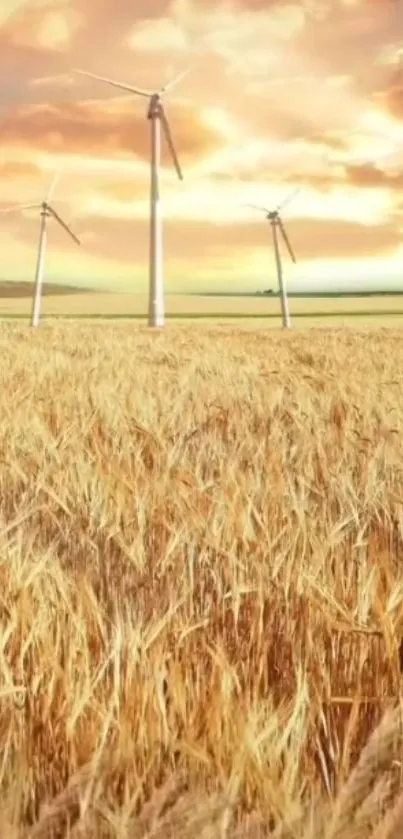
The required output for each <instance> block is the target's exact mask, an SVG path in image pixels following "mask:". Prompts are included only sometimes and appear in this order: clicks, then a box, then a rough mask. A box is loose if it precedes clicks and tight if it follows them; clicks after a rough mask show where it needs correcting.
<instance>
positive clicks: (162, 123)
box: [74, 68, 189, 327]
mask: <svg viewBox="0 0 403 839" xmlns="http://www.w3.org/2000/svg"><path fill="white" fill-rule="evenodd" d="M74 72H75V73H79V74H80V76H87V77H88V78H90V79H97V81H101V82H106V83H107V84H110V85H112V87H117V88H118V89H119V90H126V91H128V92H129V93H134V94H136V95H137V96H143V97H145V98H147V99H148V100H149V105H148V111H147V119H149V120H150V123H151V183H150V265H149V271H150V280H149V302H148V325H149V326H157V327H161V326H164V323H165V304H164V264H163V239H162V213H161V205H160V193H159V171H160V165H161V127H162V130H163V132H164V135H165V139H166V141H167V144H168V148H169V151H170V153H171V157H172V160H173V163H174V166H175V169H176V172H177V175H178V178H179V179H180V180H183V174H182V170H181V167H180V165H179V160H178V156H177V154H176V150H175V146H174V143H173V139H172V134H171V129H170V126H169V122H168V120H167V117H166V114H165V109H164V104H163V97H164V96H165V94H166V93H168V91H170V90H172V88H173V87H175V86H176V85H177V84H178V82H180V81H181V80H182V79H183V78H184V76H186V75H187V74H188V72H189V68H188V69H187V70H185V71H184V72H182V73H180V74H179V75H178V76H175V77H174V78H173V79H171V80H170V81H169V82H168V83H167V84H165V85H164V86H163V87H161V88H159V90H157V91H154V92H153V91H150V90H144V89H143V88H140V87H134V86H133V85H129V84H123V83H122V82H116V81H114V80H113V79H106V78H104V77H103V76H95V75H94V74H93V73H87V72H85V71H84V70H74Z"/></svg>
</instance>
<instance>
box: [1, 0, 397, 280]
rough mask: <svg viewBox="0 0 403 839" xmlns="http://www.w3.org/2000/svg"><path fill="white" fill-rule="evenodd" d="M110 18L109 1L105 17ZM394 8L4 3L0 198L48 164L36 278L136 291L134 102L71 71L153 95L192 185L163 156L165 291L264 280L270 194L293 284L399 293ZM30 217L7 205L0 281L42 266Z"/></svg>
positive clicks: (138, 176) (140, 269)
mask: <svg viewBox="0 0 403 839" xmlns="http://www.w3.org/2000/svg"><path fill="white" fill-rule="evenodd" d="M112 9H114V11H113V12H112V11H111V10H112ZM402 26H403V3H402V2H401V0H294V2H291V0H290V2H286V0H197V2H196V0H136V2H135V3H134V2H133V0H114V2H113V3H112V2H109V0H1V4H0V68H1V78H2V89H1V92H0V120H1V125H0V174H1V187H2V198H1V202H0V208H1V207H7V206H9V204H10V203H12V202H13V201H16V202H24V201H28V202H30V201H32V200H34V201H36V200H40V199H41V198H42V197H43V195H44V192H45V190H46V188H47V185H48V183H49V181H50V180H51V178H52V174H53V171H54V170H55V168H59V167H60V166H63V167H64V176H63V178H62V180H61V182H60V185H59V187H58V189H57V192H56V194H55V199H54V204H55V209H56V210H57V211H58V212H59V213H60V214H61V215H62V216H63V218H64V219H65V220H66V221H68V222H69V223H70V224H71V226H72V228H73V229H74V232H75V233H76V234H77V235H78V236H80V237H81V239H82V248H81V249H79V248H76V247H75V245H74V244H73V243H72V242H71V241H70V240H69V239H68V238H66V237H65V234H64V233H63V231H60V230H58V229H56V227H55V226H54V224H52V229H51V230H50V229H49V252H48V262H47V277H48V279H49V280H52V281H58V280H59V281H63V282H70V283H72V284H75V285H86V284H91V285H93V286H98V287H100V288H111V289H112V288H116V289H122V290H124V289H127V290H133V291H135V290H139V291H143V290H144V289H145V288H146V285H147V280H148V274H147V262H148V211H149V205H148V186H149V172H148V163H147V161H148V150H149V124H148V122H147V120H146V118H145V117H146V107H147V102H146V100H143V99H140V98H131V97H127V96H125V95H118V96H116V93H118V91H114V90H113V89H112V88H109V87H108V86H107V85H103V84H101V83H99V82H96V81H91V80H87V79H83V78H80V77H78V76H76V77H74V76H73V75H72V74H71V69H72V68H73V67H81V68H82V69H85V70H88V71H90V72H94V73H97V74H100V75H105V76H110V77H112V78H116V79H118V80H121V81H127V82H129V83H132V84H138V85H139V86H144V87H151V88H153V87H157V86H159V85H160V84H162V83H164V82H165V81H166V80H167V79H168V78H169V77H170V76H171V75H172V74H175V73H176V72H180V71H181V70H182V69H184V68H185V67H187V66H188V65H189V64H191V66H192V71H191V73H190V74H189V75H188V76H187V77H186V78H185V79H184V81H183V82H182V83H181V84H180V86H178V87H177V88H176V90H175V91H174V93H173V94H172V95H171V96H170V97H169V98H167V100H166V109H167V114H168V116H169V118H170V122H171V128H172V132H173V135H174V138H175V140H176V146H177V150H178V154H179V158H180V161H181V164H182V168H183V171H184V177H185V180H184V181H183V182H182V183H181V182H179V181H178V180H177V178H176V175H175V172H174V170H173V168H172V167H171V165H170V160H169V158H168V156H167V155H166V153H164V168H163V170H162V176H161V193H162V200H163V206H164V217H165V227H164V239H165V267H166V288H167V290H171V291H185V290H190V291H195V290H196V291H197V290H198V289H204V290H214V289H216V290H217V291H220V290H223V291H229V290H230V289H233V290H234V291H238V290H245V291H248V290H250V291H254V290H257V289H263V288H267V287H268V286H274V284H275V282H274V268H273V255H272V252H271V246H270V238H269V237H270V228H269V226H268V224H267V223H266V222H265V221H264V217H263V218H262V217H261V216H260V215H259V214H258V213H255V212H254V211H250V210H248V209H246V208H244V207H243V206H242V205H243V204H244V203H248V202H250V203H257V204H259V203H263V204H265V205H268V206H269V207H271V206H274V205H275V204H276V203H277V202H280V201H281V200H282V199H283V198H284V197H286V196H287V195H288V193H289V192H290V191H291V190H292V189H293V187H295V186H300V187H301V191H300V193H299V194H298V195H297V197H296V198H295V200H294V201H293V202H291V203H290V204H289V206H288V207H287V209H286V210H285V211H284V217H283V218H284V222H285V224H286V227H287V230H288V234H289V237H290V239H291V241H292V244H293V245H294V249H295V252H296V255H297V259H298V262H297V264H296V265H295V266H293V265H291V264H290V263H289V261H286V257H285V262H284V267H286V266H287V268H286V270H287V277H288V282H289V287H290V289H292V290H299V289H301V290H302V289H304V288H309V289H311V288H312V289H315V288H323V289H329V290H331V289H332V288H334V287H342V288H348V287H350V288H357V287H362V286H367V287H374V286H376V287H378V288H379V287H382V286H383V287H390V288H398V287H401V285H403V283H401V282H400V269H401V262H402V256H403V248H402V246H401V244H400V240H401V223H402V219H403V171H402V168H401V167H402V163H403V63H402V69H400V65H399V60H400V58H399V57H400V51H401V50H402V49H403V40H399V32H402V31H403V28H402ZM38 221H39V219H38V217H37V216H36V215H35V213H34V214H33V215H32V213H15V214H10V215H0V244H1V251H2V268H1V272H0V274H1V277H2V279H29V278H31V277H32V275H33V272H34V268H35V256H36V254H35V250H36V239H37V228H38Z"/></svg>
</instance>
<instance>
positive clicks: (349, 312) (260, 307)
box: [0, 292, 403, 327]
mask: <svg viewBox="0 0 403 839" xmlns="http://www.w3.org/2000/svg"><path fill="white" fill-rule="evenodd" d="M31 305H32V303H31V299H30V298H29V297H25V298H21V297H20V298H12V297H7V298H3V299H0V318H1V319H7V320H9V319H10V320H19V321H27V320H29V317H30V313H31ZM147 309H148V299H147V294H146V293H142V294H135V293H133V294H128V293H126V294H124V293H122V294H118V293H105V292H86V293H83V292H81V293H79V294H76V293H72V294H69V295H60V294H59V295H53V294H50V295H46V296H45V297H44V299H43V309H42V311H43V314H42V317H43V319H44V320H45V321H47V320H50V321H54V319H55V318H60V319H63V320H80V321H87V322H91V321H117V320H119V321H139V322H143V323H145V322H146V319H147ZM290 311H291V317H292V321H293V323H294V324H295V325H296V326H298V325H300V326H303V327H307V326H310V325H320V324H329V325H330V324H335V325H339V326H343V325H348V324H357V323H358V322H359V323H360V325H361V324H363V323H365V322H367V323H368V325H371V326H375V325H391V326H392V325H401V324H402V323H403V298H402V296H401V295H390V296H386V295H379V296H376V297H375V296H374V297H371V298H370V299H368V298H365V297H358V296H357V297H331V298H319V297H316V298H315V297H311V298H308V297H306V298H290ZM166 319H167V321H168V322H169V321H171V322H177V321H180V322H192V321H200V322H208V321H210V322H213V323H234V322H235V321H236V322H239V323H243V324H245V325H246V324H248V323H250V324H251V325H252V324H253V325H254V326H256V327H257V326H258V325H260V324H262V325H266V326H267V325H270V326H272V327H277V326H280V325H281V307H280V301H279V299H278V298H277V297H274V296H273V297H272V296H269V297H263V296H260V297H259V296H256V297H252V296H251V297H236V296H234V297H208V296H202V295H201V296H200V297H197V296H195V295H179V294H178V295H175V296H167V299H166Z"/></svg>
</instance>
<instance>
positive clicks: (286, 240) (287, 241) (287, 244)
mask: <svg viewBox="0 0 403 839" xmlns="http://www.w3.org/2000/svg"><path fill="white" fill-rule="evenodd" d="M277 223H278V226H279V228H280V232H281V235H282V237H283V239H284V242H285V246H286V248H287V250H288V253H289V254H290V257H291V259H292V261H293V262H296V261H297V260H296V259H295V254H294V251H293V249H292V247H291V244H290V240H289V238H288V236H287V234H286V232H285V229H284V225H283V222H282V221H281V218H280V217H279V219H278V222H277Z"/></svg>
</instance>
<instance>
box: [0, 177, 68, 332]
mask: <svg viewBox="0 0 403 839" xmlns="http://www.w3.org/2000/svg"><path fill="white" fill-rule="evenodd" d="M59 179H60V173H58V174H57V175H55V177H54V178H53V181H52V183H51V185H50V187H49V190H48V193H47V195H46V198H45V199H44V200H43V201H41V202H40V203H36V204H16V205H15V206H13V207H7V208H6V209H4V210H1V211H0V212H2V213H12V212H17V211H18V210H33V209H35V210H38V209H39V210H40V217H41V223H40V229H39V244H38V257H37V262H36V271H35V285H34V296H33V303H32V315H31V326H39V321H40V317H41V306H42V291H43V278H44V271H45V256H46V242H47V222H48V219H49V218H51V217H53V218H54V219H55V220H56V221H57V223H58V224H59V225H60V227H62V228H63V229H64V230H65V231H66V233H68V234H69V236H71V238H72V239H73V241H74V242H76V244H77V245H79V244H80V241H79V239H77V236H75V235H74V233H72V231H71V230H70V228H69V227H68V226H67V224H66V223H65V222H64V221H63V219H61V218H60V216H59V215H58V213H57V212H56V210H54V209H53V207H51V205H50V203H49V202H50V200H51V199H52V197H53V194H54V191H55V187H56V184H57V182H58V181H59Z"/></svg>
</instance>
